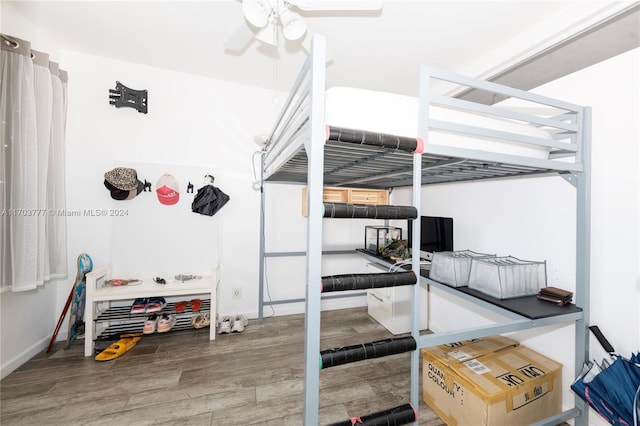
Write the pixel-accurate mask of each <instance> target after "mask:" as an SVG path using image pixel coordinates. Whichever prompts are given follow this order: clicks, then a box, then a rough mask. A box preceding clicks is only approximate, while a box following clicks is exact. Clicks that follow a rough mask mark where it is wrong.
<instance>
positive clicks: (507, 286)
mask: <svg viewBox="0 0 640 426" xmlns="http://www.w3.org/2000/svg"><path fill="white" fill-rule="evenodd" d="M546 286H547V263H546V262H545V261H543V262H537V261H529V260H520V259H517V258H515V257H512V256H506V257H493V258H483V259H473V260H472V262H471V272H470V274H469V288H472V289H474V290H477V291H479V292H482V293H485V294H488V295H489V296H492V297H495V298H496V299H510V298H513V297H520V296H531V295H535V294H538V291H540V289H541V288H543V287H546Z"/></svg>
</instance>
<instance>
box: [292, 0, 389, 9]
mask: <svg viewBox="0 0 640 426" xmlns="http://www.w3.org/2000/svg"><path fill="white" fill-rule="evenodd" d="M291 4H292V5H293V6H296V7H297V8H299V9H301V10H305V11H315V10H320V11H330V10H380V9H382V0H293V1H291Z"/></svg>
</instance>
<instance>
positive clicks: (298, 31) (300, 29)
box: [280, 10, 307, 40]
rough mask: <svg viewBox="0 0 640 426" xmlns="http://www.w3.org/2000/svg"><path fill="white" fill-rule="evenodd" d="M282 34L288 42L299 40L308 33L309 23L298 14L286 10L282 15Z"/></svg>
mask: <svg viewBox="0 0 640 426" xmlns="http://www.w3.org/2000/svg"><path fill="white" fill-rule="evenodd" d="M280 23H281V24H282V32H283V33H284V38H286V39H287V40H298V39H299V38H300V37H302V36H303V35H304V33H306V32H307V23H306V22H305V21H304V19H302V17H301V16H300V15H298V14H297V13H293V12H291V11H290V10H285V11H283V12H282V13H281V14H280Z"/></svg>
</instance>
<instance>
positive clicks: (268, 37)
mask: <svg viewBox="0 0 640 426" xmlns="http://www.w3.org/2000/svg"><path fill="white" fill-rule="evenodd" d="M277 29H278V27H277V26H276V25H275V24H274V23H273V22H271V21H269V22H267V25H266V26H265V27H264V28H262V29H261V30H260V31H258V33H257V34H256V39H257V40H260V41H261V42H263V43H266V44H269V45H271V46H277V45H278V37H277V34H276V30H277Z"/></svg>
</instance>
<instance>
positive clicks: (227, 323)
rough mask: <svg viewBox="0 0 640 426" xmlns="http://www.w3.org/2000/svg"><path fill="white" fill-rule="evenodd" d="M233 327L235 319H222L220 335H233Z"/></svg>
mask: <svg viewBox="0 0 640 426" xmlns="http://www.w3.org/2000/svg"><path fill="white" fill-rule="evenodd" d="M232 326H233V318H231V317H222V322H220V330H218V334H229V333H231V327H232Z"/></svg>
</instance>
